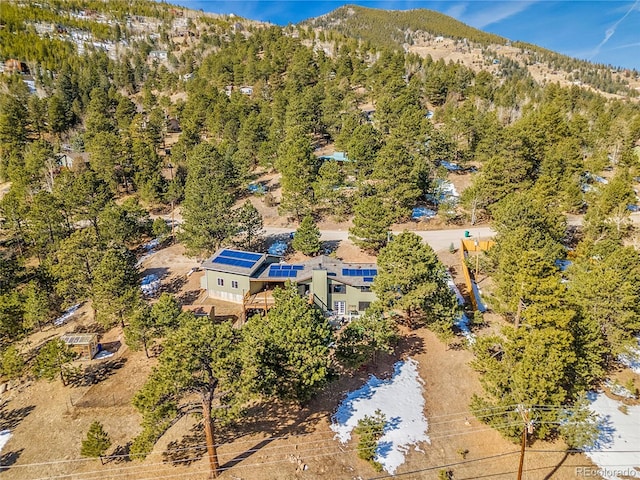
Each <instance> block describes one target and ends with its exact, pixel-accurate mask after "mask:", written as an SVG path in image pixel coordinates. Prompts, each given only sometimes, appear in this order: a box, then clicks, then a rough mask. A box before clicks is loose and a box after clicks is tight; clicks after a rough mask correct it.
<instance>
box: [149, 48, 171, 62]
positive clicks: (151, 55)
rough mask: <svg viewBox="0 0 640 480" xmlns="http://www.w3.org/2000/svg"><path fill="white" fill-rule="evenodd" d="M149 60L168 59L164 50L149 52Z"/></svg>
mask: <svg viewBox="0 0 640 480" xmlns="http://www.w3.org/2000/svg"><path fill="white" fill-rule="evenodd" d="M149 58H153V59H156V60H166V59H167V58H168V54H167V51H166V50H153V51H151V52H149Z"/></svg>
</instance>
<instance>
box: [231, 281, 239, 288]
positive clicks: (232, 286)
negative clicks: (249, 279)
mask: <svg viewBox="0 0 640 480" xmlns="http://www.w3.org/2000/svg"><path fill="white" fill-rule="evenodd" d="M231 288H238V282H236V281H235V280H231Z"/></svg>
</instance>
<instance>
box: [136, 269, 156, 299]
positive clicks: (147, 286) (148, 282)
mask: <svg viewBox="0 0 640 480" xmlns="http://www.w3.org/2000/svg"><path fill="white" fill-rule="evenodd" d="M140 283H141V284H140V290H142V294H143V295H146V296H148V297H153V296H154V295H155V294H156V293H158V290H159V289H160V279H159V278H158V276H157V275H154V274H151V275H147V276H146V277H144V278H143V279H142V281H141V282H140Z"/></svg>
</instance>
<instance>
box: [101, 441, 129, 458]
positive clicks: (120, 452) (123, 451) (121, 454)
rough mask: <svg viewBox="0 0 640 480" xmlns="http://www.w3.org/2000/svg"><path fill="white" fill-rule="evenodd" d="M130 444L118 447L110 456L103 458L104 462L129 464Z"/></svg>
mask: <svg viewBox="0 0 640 480" xmlns="http://www.w3.org/2000/svg"><path fill="white" fill-rule="evenodd" d="M132 444H133V442H127V443H125V444H124V445H118V446H117V447H116V448H115V450H114V451H113V453H112V454H111V455H109V456H107V457H105V460H106V461H107V462H113V463H125V462H130V461H131V457H130V456H129V454H130V452H131V445H132Z"/></svg>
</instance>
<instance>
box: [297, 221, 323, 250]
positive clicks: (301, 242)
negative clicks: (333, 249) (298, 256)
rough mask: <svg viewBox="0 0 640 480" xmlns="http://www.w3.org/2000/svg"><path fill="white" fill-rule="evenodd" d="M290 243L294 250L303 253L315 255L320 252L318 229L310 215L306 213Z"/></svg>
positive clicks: (320, 244)
mask: <svg viewBox="0 0 640 480" xmlns="http://www.w3.org/2000/svg"><path fill="white" fill-rule="evenodd" d="M291 245H292V246H293V248H294V249H295V250H296V251H298V252H302V253H304V254H305V255H312V256H315V255H317V254H318V253H319V252H320V250H321V248H322V243H321V242H320V229H319V228H318V225H316V223H315V222H314V221H313V217H311V215H307V216H306V217H304V218H303V219H302V222H301V223H300V226H299V227H298V229H297V230H296V233H295V235H294V237H293V242H291Z"/></svg>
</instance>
